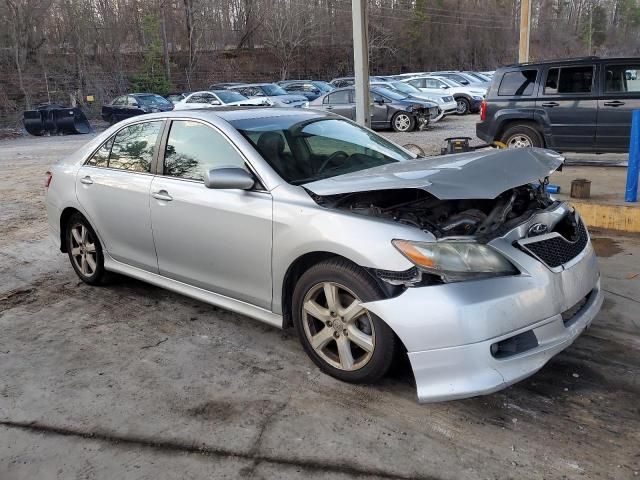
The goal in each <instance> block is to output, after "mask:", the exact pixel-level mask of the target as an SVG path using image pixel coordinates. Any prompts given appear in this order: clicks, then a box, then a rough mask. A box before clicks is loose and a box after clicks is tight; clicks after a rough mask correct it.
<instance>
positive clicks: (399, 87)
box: [391, 82, 422, 95]
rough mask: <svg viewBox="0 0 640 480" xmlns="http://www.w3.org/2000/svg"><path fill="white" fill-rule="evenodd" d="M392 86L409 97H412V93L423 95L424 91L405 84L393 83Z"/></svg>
mask: <svg viewBox="0 0 640 480" xmlns="http://www.w3.org/2000/svg"><path fill="white" fill-rule="evenodd" d="M391 86H392V87H393V89H394V90H398V91H400V92H403V93H406V94H407V95H411V94H412V93H422V90H420V89H419V88H417V87H414V86H413V85H410V84H408V83H404V82H392V83H391Z"/></svg>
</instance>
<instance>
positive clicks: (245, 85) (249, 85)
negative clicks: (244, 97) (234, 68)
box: [234, 82, 277, 87]
mask: <svg viewBox="0 0 640 480" xmlns="http://www.w3.org/2000/svg"><path fill="white" fill-rule="evenodd" d="M265 85H277V84H276V83H272V82H259V83H242V84H239V85H234V86H235V87H263V86H265Z"/></svg>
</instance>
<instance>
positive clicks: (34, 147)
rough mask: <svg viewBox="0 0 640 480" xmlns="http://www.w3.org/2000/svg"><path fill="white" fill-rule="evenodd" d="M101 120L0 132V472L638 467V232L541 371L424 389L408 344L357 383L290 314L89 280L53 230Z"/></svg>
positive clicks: (603, 252)
mask: <svg viewBox="0 0 640 480" xmlns="http://www.w3.org/2000/svg"><path fill="white" fill-rule="evenodd" d="M472 120H473V117H467V118H462V119H459V118H452V119H451V124H452V125H453V124H455V125H463V124H465V125H466V124H472ZM448 121H449V119H447V122H448ZM443 125H445V124H442V125H441V126H443ZM439 128H440V127H439ZM450 134H451V130H447V129H444V128H443V129H442V130H440V129H438V130H436V128H435V126H434V129H433V130H431V131H427V132H422V133H411V134H405V135H403V136H402V137H403V138H404V137H405V136H406V137H407V138H409V139H411V141H412V143H417V142H416V141H415V139H416V138H418V137H420V138H421V139H422V138H424V139H430V140H429V141H433V142H436V143H437V142H439V141H440V140H441V139H442V138H444V136H449V135H450ZM389 135H390V136H391V135H397V134H393V133H390V134H389ZM87 139H88V137H87V136H85V137H83V136H77V137H51V138H33V137H31V138H19V139H16V140H6V141H0V168H1V169H2V172H3V175H2V176H1V177H0V198H1V199H2V204H1V207H0V331H1V332H2V334H1V335H0V479H2V480H19V479H25V480H27V479H28V480H31V479H34V478H37V479H39V480H40V479H60V480H67V479H72V478H77V479H103V478H105V479H106V478H117V479H121V478H127V479H164V478H167V479H173V478H194V479H195V478H215V479H222V478H228V479H236V478H237V479H273V478H278V479H284V480H286V479H299V478H305V479H309V480H315V479H323V480H347V479H356V478H361V479H362V478H366V479H377V478H381V479H382V478H383V479H455V480H461V479H469V480H472V479H473V480H475V479H480V478H482V479H505V478H514V479H543V478H547V479H560V478H563V479H567V478H570V479H574V478H575V479H596V478H597V479H600V478H615V479H617V478H620V479H627V478H638V475H639V473H638V472H640V450H639V448H638V446H639V445H640V409H639V408H640V406H639V403H638V398H640V323H639V317H638V305H639V304H638V298H640V277H638V273H639V272H640V264H639V262H638V257H639V256H640V239H639V238H638V237H621V236H614V235H611V234H606V233H602V234H596V236H595V237H596V238H595V242H594V243H595V246H596V250H597V251H598V254H599V256H600V265H601V271H602V282H603V288H604V290H605V303H604V307H603V310H602V312H601V313H600V315H599V316H598V317H597V318H596V320H595V321H594V324H593V325H592V327H591V328H590V329H589V330H588V331H587V332H585V333H584V334H583V335H582V336H580V337H579V338H578V339H577V340H576V342H575V343H574V344H573V345H572V346H571V347H569V348H568V349H567V350H566V351H564V352H563V353H561V354H560V355H558V356H557V357H555V358H554V359H553V360H552V361H551V362H549V364H548V365H546V366H545V367H544V368H543V369H542V370H541V371H540V372H538V373H537V374H535V375H534V376H532V377H531V378H529V379H527V380H525V381H523V382H521V383H519V384H517V385H514V386H512V387H510V388H508V389H506V390H503V391H501V392H498V393H495V394H492V395H487V396H483V397H478V398H473V399H467V400H462V401H454V402H447V403H439V404H430V405H419V404H417V402H416V400H415V389H414V386H413V385H412V381H413V380H412V377H411V372H410V371H409V370H408V369H407V366H406V365H404V364H402V363H400V364H399V365H397V366H396V368H395V369H394V370H393V371H392V372H391V373H390V374H389V375H388V376H387V377H386V378H385V379H383V381H382V382H381V383H380V384H378V385H375V386H352V385H348V384H344V383H341V382H339V381H337V380H335V379H333V378H330V377H328V376H326V375H324V374H322V373H321V372H320V371H319V370H318V369H317V368H315V367H314V365H313V364H312V363H311V362H310V360H309V359H308V358H307V357H306V355H305V354H304V352H303V350H302V348H301V346H300V345H299V344H298V342H297V340H296V338H295V336H294V335H293V334H292V332H290V331H280V330H277V329H275V328H271V327H269V326H266V325H263V324H260V323H258V322H256V321H253V320H251V319H248V318H245V317H242V316H240V315H235V314H232V313H229V312H226V311H224V310H221V309H218V308H214V307H211V306H209V305H206V304H203V303H200V302H197V301H195V300H191V299H189V298H186V297H182V296H180V295H176V294H173V293H171V292H167V291H164V290H161V289H158V288H155V287H153V286H150V285H147V284H144V283H141V282H138V281H134V280H131V279H126V278H119V279H118V281H116V282H115V283H113V284H112V285H110V286H107V287H89V286H87V285H85V284H83V283H81V282H79V280H78V278H77V277H76V276H75V275H74V273H73V270H72V269H71V267H70V265H69V262H68V258H67V257H66V255H63V254H61V253H60V252H59V251H57V250H56V249H55V247H54V245H53V243H52V242H51V241H50V239H49V238H48V237H47V227H46V219H45V211H44V205H43V199H42V181H43V179H44V172H45V171H46V169H47V166H48V165H49V164H50V163H52V162H53V161H55V160H56V159H57V158H59V157H60V156H63V155H66V154H68V153H69V152H71V151H73V150H74V149H75V148H77V147H78V146H79V145H81V144H82V143H84V142H86V141H87ZM425 141H427V140H425ZM423 145H425V144H423ZM437 148H439V145H434V146H433V147H432V150H434V151H435V150H437ZM54 181H55V180H54ZM123 214H126V212H123Z"/></svg>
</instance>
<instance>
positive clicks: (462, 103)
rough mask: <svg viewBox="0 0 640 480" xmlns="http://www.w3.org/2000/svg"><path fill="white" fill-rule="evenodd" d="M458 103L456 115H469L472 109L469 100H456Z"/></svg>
mask: <svg viewBox="0 0 640 480" xmlns="http://www.w3.org/2000/svg"><path fill="white" fill-rule="evenodd" d="M456 103H457V104H458V107H457V108H456V113H457V114H458V115H466V114H467V113H469V110H470V109H471V104H470V103H469V100H467V99H466V98H464V97H460V98H457V99H456Z"/></svg>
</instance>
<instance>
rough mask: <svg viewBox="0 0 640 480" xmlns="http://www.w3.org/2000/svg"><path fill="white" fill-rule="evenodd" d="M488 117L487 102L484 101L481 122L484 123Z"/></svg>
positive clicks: (481, 106) (481, 105) (481, 108)
mask: <svg viewBox="0 0 640 480" xmlns="http://www.w3.org/2000/svg"><path fill="white" fill-rule="evenodd" d="M486 116H487V101H486V100H482V103H481V104H480V121H481V122H484V120H485V118H486Z"/></svg>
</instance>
